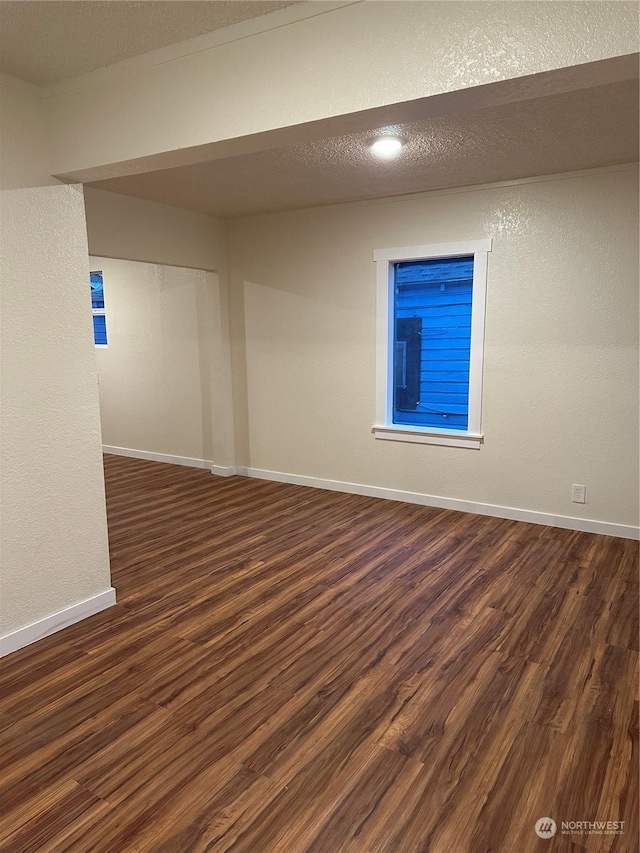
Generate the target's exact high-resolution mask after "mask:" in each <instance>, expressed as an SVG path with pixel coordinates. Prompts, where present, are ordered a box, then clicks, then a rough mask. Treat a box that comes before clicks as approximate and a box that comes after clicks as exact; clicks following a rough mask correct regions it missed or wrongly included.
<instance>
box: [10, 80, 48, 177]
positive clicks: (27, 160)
mask: <svg viewBox="0 0 640 853" xmlns="http://www.w3.org/2000/svg"><path fill="white" fill-rule="evenodd" d="M57 183H59V181H57V180H56V179H55V178H52V177H51V173H50V170H49V151H48V138H47V122H46V113H45V106H44V101H43V99H42V93H41V90H40V89H39V88H38V87H37V86H31V85H30V84H29V83H24V82H23V81H22V80H17V79H15V78H13V77H9V76H7V75H4V74H3V75H0V186H1V187H2V189H6V190H10V189H18V188H21V187H39V186H47V185H49V184H57Z"/></svg>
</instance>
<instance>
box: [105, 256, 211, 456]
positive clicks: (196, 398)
mask: <svg viewBox="0 0 640 853" xmlns="http://www.w3.org/2000/svg"><path fill="white" fill-rule="evenodd" d="M91 269H94V270H95V269H101V270H102V271H103V272H104V292H105V308H106V314H107V334H108V340H109V343H108V346H107V348H106V349H97V350H96V356H97V360H98V372H99V376H100V386H99V387H100V414H101V419H102V440H103V444H105V445H110V446H114V447H127V448H130V449H135V450H147V451H153V452H155V453H168V454H171V455H175V456H187V457H191V458H195V459H213V455H214V449H213V419H212V399H211V397H212V371H213V370H214V347H215V342H214V339H213V332H214V323H215V319H214V311H215V296H216V293H215V290H216V288H217V276H216V275H215V274H214V273H206V272H203V271H201V270H190V269H178V268H176V267H169V266H157V265H155V264H145V263H132V262H131V261H114V260H109V259H107V258H95V257H92V258H91Z"/></svg>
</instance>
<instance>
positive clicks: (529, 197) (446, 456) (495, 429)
mask: <svg viewBox="0 0 640 853" xmlns="http://www.w3.org/2000/svg"><path fill="white" fill-rule="evenodd" d="M482 237H493V239H494V250H493V252H492V254H491V255H490V256H489V277H488V305H487V318H486V351H485V372H484V407H483V408H484V418H483V428H484V434H485V444H484V446H483V447H482V449H481V450H479V451H477V450H475V451H474V450H468V449H458V448H451V447H435V446H427V445H417V444H405V443H396V442H388V441H380V440H376V439H374V438H373V437H372V435H371V426H372V424H373V422H374V408H375V369H374V367H375V270H374V263H373V259H372V258H373V251H374V249H376V248H387V247H392V246H402V245H412V244H414V245H415V244H420V243H438V242H449V241H456V240H468V239H476V238H482ZM637 241H638V197H637V170H635V169H634V168H633V167H621V168H620V169H618V170H614V171H605V172H604V173H598V174H587V173H585V174H582V175H578V176H574V177H565V178H562V177H555V178H545V179H541V180H539V181H532V182H524V183H521V184H514V185H512V186H495V187H489V188H476V189H469V190H467V191H450V192H447V191H443V192H438V193H433V194H430V195H426V196H420V197H417V196H416V197H404V198H401V199H397V200H388V201H384V202H372V203H363V204H356V205H343V206H337V207H331V208H323V209H313V210H305V211H295V212H291V213H280V214H271V215H266V216H259V217H250V218H246V219H242V220H236V221H234V222H232V223H230V229H229V243H228V247H229V271H230V290H231V293H232V317H233V340H234V350H233V360H234V398H235V405H236V409H235V415H236V447H237V462H238V463H239V464H240V465H247V466H251V467H253V468H258V469H266V470H271V471H277V472H286V473H289V474H298V475H305V476H310V477H317V478H327V479H334V480H340V481H347V482H353V483H359V484H367V485H373V486H380V487H385V488H390V489H399V490H406V491H412V492H418V493H425V494H428V495H436V496H444V497H449V498H456V499H463V500H466V501H471V502H478V503H485V504H496V505H499V506H506V507H515V508H523V509H530V510H534V511H538V512H546V513H552V514H557V515H564V516H575V517H582V518H591V519H597V520H601V521H608V522H614V523H619V524H625V525H637V523H638V397H637V394H638V362H637V344H638V269H637ZM572 483H580V484H586V486H587V504H586V505H585V506H580V505H578V504H574V503H572V502H571V494H570V490H571V484H572Z"/></svg>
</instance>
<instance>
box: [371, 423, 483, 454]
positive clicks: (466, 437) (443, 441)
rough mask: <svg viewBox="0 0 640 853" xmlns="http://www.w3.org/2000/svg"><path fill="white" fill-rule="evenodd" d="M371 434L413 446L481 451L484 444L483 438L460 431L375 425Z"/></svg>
mask: <svg viewBox="0 0 640 853" xmlns="http://www.w3.org/2000/svg"><path fill="white" fill-rule="evenodd" d="M371 432H372V433H373V434H374V436H375V437H376V438H383V439H385V440H387V441H408V442H411V443H413V444H440V445H445V446H449V447H469V448H472V449H474V450H479V449H480V446H481V444H482V442H483V436H482V435H478V434H475V433H470V432H461V431H459V430H453V429H452V430H447V431H446V432H445V431H444V430H429V429H421V428H420V427H403V426H400V425H399V424H394V425H393V426H378V425H377V424H376V425H374V426H373V427H372V429H371Z"/></svg>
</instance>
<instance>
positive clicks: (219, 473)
mask: <svg viewBox="0 0 640 853" xmlns="http://www.w3.org/2000/svg"><path fill="white" fill-rule="evenodd" d="M211 473H212V474H215V475H216V477H233V475H234V474H235V473H236V469H235V468H234V466H233V465H214V464H213V462H212V463H211Z"/></svg>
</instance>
